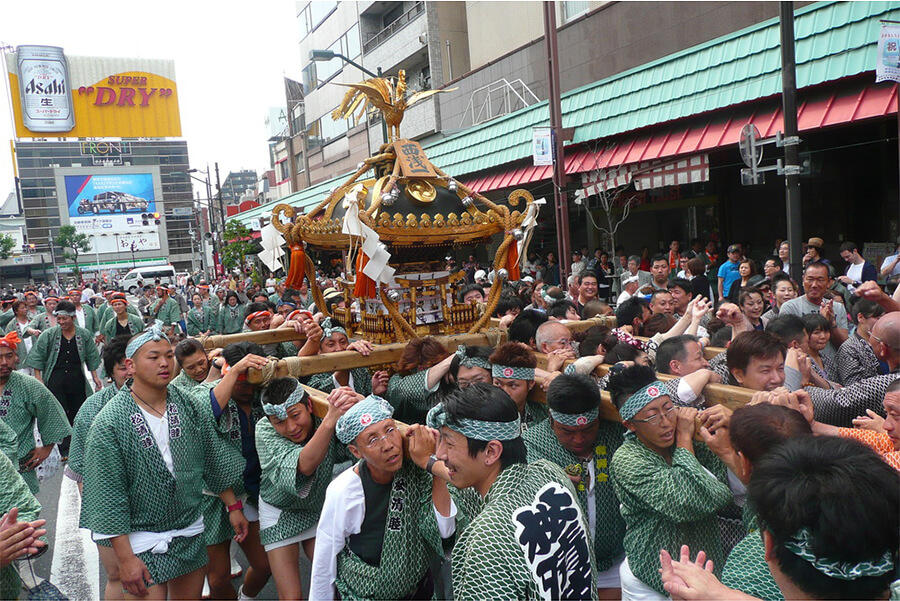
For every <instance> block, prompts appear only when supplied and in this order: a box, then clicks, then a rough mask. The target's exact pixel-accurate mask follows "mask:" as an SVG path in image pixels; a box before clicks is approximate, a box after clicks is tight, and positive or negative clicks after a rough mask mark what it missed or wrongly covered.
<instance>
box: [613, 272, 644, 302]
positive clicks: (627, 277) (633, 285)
mask: <svg viewBox="0 0 900 601" xmlns="http://www.w3.org/2000/svg"><path fill="white" fill-rule="evenodd" d="M638 286H640V278H639V277H638V276H636V275H631V274H630V273H629V272H627V271H626V272H624V273H622V294H620V295H619V298H617V299H616V305H621V304H622V303H624V302H625V301H627V300H628V299H629V298H631V297H632V296H634V294H635V292H637V290H638Z"/></svg>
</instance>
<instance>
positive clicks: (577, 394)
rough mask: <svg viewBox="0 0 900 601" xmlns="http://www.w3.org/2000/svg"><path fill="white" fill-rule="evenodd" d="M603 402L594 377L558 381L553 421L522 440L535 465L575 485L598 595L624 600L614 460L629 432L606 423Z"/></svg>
mask: <svg viewBox="0 0 900 601" xmlns="http://www.w3.org/2000/svg"><path fill="white" fill-rule="evenodd" d="M600 402H601V401H600V391H599V389H598V388H597V385H596V384H595V383H594V381H593V380H592V379H591V378H589V377H588V376H583V375H567V374H565V375H561V376H558V377H556V378H555V379H554V380H553V382H552V383H551V384H550V387H549V388H548V390H547V406H548V407H549V409H550V419H547V420H544V421H542V422H540V423H539V424H537V425H536V426H532V427H531V428H529V429H528V431H526V432H525V434H523V435H522V439H523V440H524V441H525V448H526V449H527V450H528V462H529V463H533V462H535V461H537V460H538V459H546V460H547V461H550V462H552V463H555V464H556V465H558V466H559V467H561V468H562V469H563V471H565V472H566V474H567V475H568V476H569V478H570V479H571V480H572V483H573V484H574V485H575V491H576V493H577V494H578V501H579V503H580V504H581V509H582V512H583V513H584V516H585V517H586V519H587V521H588V528H589V532H590V535H591V540H592V541H593V545H594V557H595V559H596V562H597V583H596V584H597V595H598V596H599V597H600V598H601V599H618V598H619V596H620V595H621V590H620V583H619V564H621V563H622V560H623V559H624V558H625V549H624V548H623V546H622V540H623V538H624V537H625V522H624V521H623V520H622V516H621V514H620V513H619V499H618V497H616V493H615V491H614V490H613V487H612V482H610V480H609V460H610V459H611V458H612V456H613V453H615V452H616V449H618V448H619V446H621V444H622V442H623V441H624V439H623V434H624V433H625V428H623V427H622V425H621V424H619V423H616V422H611V421H608V420H605V419H601V418H600V412H599V409H600Z"/></svg>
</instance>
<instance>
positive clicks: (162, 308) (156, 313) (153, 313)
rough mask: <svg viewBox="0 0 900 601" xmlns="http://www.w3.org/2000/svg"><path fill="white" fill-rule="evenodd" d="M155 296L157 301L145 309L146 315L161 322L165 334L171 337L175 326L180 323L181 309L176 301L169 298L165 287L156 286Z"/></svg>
mask: <svg viewBox="0 0 900 601" xmlns="http://www.w3.org/2000/svg"><path fill="white" fill-rule="evenodd" d="M156 294H157V295H158V296H159V299H158V300H157V301H156V302H155V303H154V304H153V305H151V306H150V307H149V308H148V309H147V313H148V314H149V315H150V317H152V318H154V319H157V320H159V321H161V322H162V323H163V328H164V329H165V331H166V334H167V335H169V336H171V335H173V334H174V333H175V326H176V325H178V322H179V321H181V307H180V306H179V305H178V301H176V300H175V299H174V298H172V297H171V296H169V289H168V288H167V287H165V286H157V287H156Z"/></svg>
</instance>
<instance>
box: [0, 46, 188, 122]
mask: <svg viewBox="0 0 900 601" xmlns="http://www.w3.org/2000/svg"><path fill="white" fill-rule="evenodd" d="M6 69H7V75H8V77H9V83H10V86H9V87H10V94H11V95H12V106H13V117H14V120H15V122H16V137H17V138H46V137H68V138H167V137H180V136H181V115H180V113H179V109H178V88H177V86H176V83H175V62H174V61H171V60H162V59H142V58H109V57H93V56H67V55H66V54H65V51H64V49H62V48H58V47H55V46H18V47H17V48H16V52H12V53H9V54H7V55H6Z"/></svg>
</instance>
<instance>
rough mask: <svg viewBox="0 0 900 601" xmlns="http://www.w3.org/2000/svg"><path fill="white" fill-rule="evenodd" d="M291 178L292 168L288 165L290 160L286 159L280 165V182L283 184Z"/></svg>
mask: <svg viewBox="0 0 900 601" xmlns="http://www.w3.org/2000/svg"><path fill="white" fill-rule="evenodd" d="M290 178H291V166H290V165H289V164H288V160H287V159H285V160H283V161H281V162H280V163H278V181H279V183H280V182H283V181H285V180H287V179H290Z"/></svg>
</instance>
